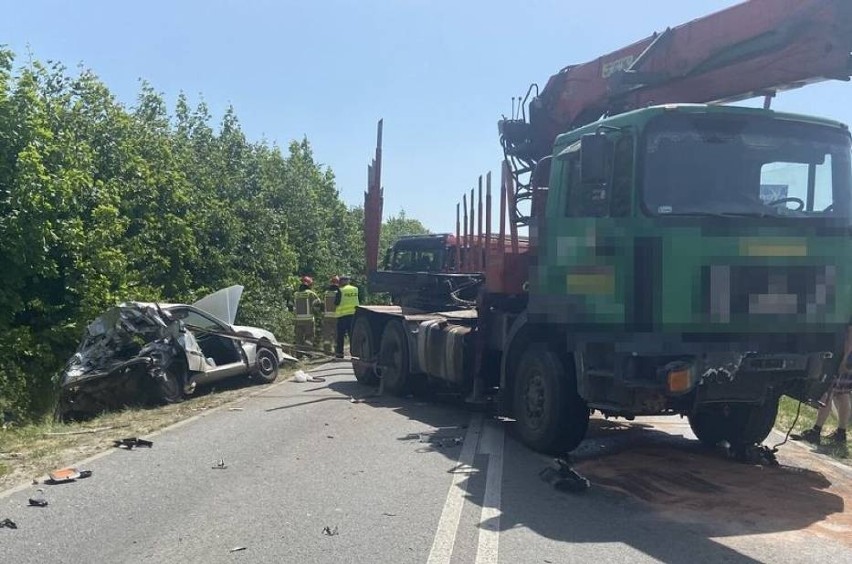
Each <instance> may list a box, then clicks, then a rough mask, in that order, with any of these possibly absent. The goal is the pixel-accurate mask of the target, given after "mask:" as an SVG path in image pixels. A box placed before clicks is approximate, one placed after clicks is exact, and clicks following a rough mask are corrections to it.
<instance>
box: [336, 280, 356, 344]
mask: <svg viewBox="0 0 852 564" xmlns="http://www.w3.org/2000/svg"><path fill="white" fill-rule="evenodd" d="M340 283H341V284H342V286H341V287H340V289H339V290H338V291H337V296H336V297H335V299H334V305H335V313H336V315H337V342H336V343H335V348H334V352H335V354H336V356H337V357H338V358H343V341H344V338H345V337H346V336H347V335H348V336H349V340H350V342H351V340H352V319H353V318H354V317H355V308H357V307H358V306H359V305H360V302H359V300H358V287H357V286H353V285H352V284H350V283H349V278H348V277H341V278H340Z"/></svg>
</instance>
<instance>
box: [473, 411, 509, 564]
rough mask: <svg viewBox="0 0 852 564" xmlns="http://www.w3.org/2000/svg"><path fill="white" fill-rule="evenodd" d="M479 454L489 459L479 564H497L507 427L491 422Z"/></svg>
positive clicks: (478, 548)
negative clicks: (504, 439) (505, 431)
mask: <svg viewBox="0 0 852 564" xmlns="http://www.w3.org/2000/svg"><path fill="white" fill-rule="evenodd" d="M479 452H481V453H482V454H487V455H488V474H487V475H486V478H485V495H484V496H483V500H482V515H481V517H480V518H479V527H480V529H479V546H478V547H477V549H476V564H497V548H498V543H499V541H500V497H501V494H502V488H503V427H502V426H500V424H499V423H497V422H496V421H489V422H488V423H487V424H486V425H485V428H484V430H483V431H482V440H481V441H480V446H479Z"/></svg>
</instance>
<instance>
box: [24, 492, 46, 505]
mask: <svg viewBox="0 0 852 564" xmlns="http://www.w3.org/2000/svg"><path fill="white" fill-rule="evenodd" d="M28 501H29V504H30V506H32V507H47V500H46V499H44V490H43V489H41V488H39V489H37V490H36V494H35V495H34V496H33V497H31V498H30V499H29V500H28Z"/></svg>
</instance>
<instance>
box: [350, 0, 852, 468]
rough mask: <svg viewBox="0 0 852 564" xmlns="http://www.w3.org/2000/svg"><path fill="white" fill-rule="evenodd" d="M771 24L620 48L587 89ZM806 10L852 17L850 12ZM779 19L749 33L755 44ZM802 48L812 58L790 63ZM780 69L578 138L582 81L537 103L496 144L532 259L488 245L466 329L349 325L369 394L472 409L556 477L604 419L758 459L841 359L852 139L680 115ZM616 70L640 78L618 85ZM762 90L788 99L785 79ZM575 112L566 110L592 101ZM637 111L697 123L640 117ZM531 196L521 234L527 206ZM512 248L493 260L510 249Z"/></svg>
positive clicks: (714, 20)
mask: <svg viewBox="0 0 852 564" xmlns="http://www.w3.org/2000/svg"><path fill="white" fill-rule="evenodd" d="M762 3H763V2H762V1H761V0H752V2H746V3H744V4H742V5H739V6H737V7H734V8H731V9H729V10H726V11H724V12H720V13H719V14H717V15H716V17H712V16H711V17H709V18H704V19H702V20H698V21H697V22H692V23H690V24H686V26H693V27H692V28H691V29H689V30H684V27H686V26H681V27H680V28H675V29H674V30H669V32H667V33H670V34H672V33H673V37H670V38H669V39H668V40H667V43H666V45H664V46H657V47H655V45H658V44H659V42H660V41H661V40H660V37H661V36H659V35H655V36H654V37H652V38H649V39H648V41H647V42H646V43H641V42H640V43H639V44H636V45H634V46H631V47H630V48H627V49H628V50H630V49H632V52H634V53H635V54H636V56H635V57H633V58H632V59H629V57H627V55H625V51H624V50H622V51H620V52H617V53H614V54H612V55H610V56H608V57H604V58H602V59H599V60H598V61H596V62H595V63H594V65H593V66H594V67H595V69H597V70H594V72H595V73H598V74H595V75H594V76H598V75H599V74H600V69H601V68H603V69H610V71H609V75H607V76H606V77H604V78H606V79H607V80H608V81H609V82H608V84H610V85H611V84H612V79H613V77H614V76H615V77H618V75H619V73H622V74H623V73H630V72H633V73H639V74H642V72H643V65H645V64H650V63H648V62H647V61H648V60H649V59H651V60H652V62H653V58H654V57H655V56H656V55H655V50H660V49H675V52H677V53H679V54H681V55H683V56H684V57H686V56H688V55H689V54H690V51H689V47H690V46H693V47H695V46H696V45H698V46H701V48H704V47H705V43H702V42H701V41H700V38H701V36H702V33H703V34H708V35H710V33H709V30H712V29H714V27H713V26H714V25H721V24H724V23H725V22H726V21H727V20H728V19H732V20H734V21H739V20H741V19H744V15H743V13H738V12H736V9H744V8H743V7H750V8H752V9H753V8H755V4H758V6H757V7H758V8H759V7H760V4H762ZM814 4H816V5H818V7H823V8H825V10H828V9H829V8H830V9H835V8H836V9H839V10H840V9H842V10H845V11H843V12H842V15H846V14H848V10H846V8H843V3H835V2H830V1H822V2H814ZM732 11H733V13H732ZM782 12H783V11H782ZM760 13H762V12H760ZM784 15H785V14H784V13H781V14H778V13H777V12H775V13H773V14H771V18H775V19H772V20H771V21H770V20H767V21H762V20H761V21H755V19H754V18H752V19H751V20H750V21H749V23H750V25H751V27H750V28H749V29H748V33H749V34H752V35H753V34H758V35H759V34H760V32H761V29H760V25H761V23H763V24H765V25H767V26H775V25H777V23H778V22H777V21H775V20H776V19H777V18H779V17H783V16H784ZM818 15H819V17H823V16H824V17H826V19H827V20H831V19H835V20H836V19H837V18H839V15H838V14H834V13H829V14H823V13H822V12H820V13H819V14H818ZM790 17H791V18H801V17H804V16H802V15H801V14H799V13H798V12H796V13H793V14H791V15H790ZM811 17H812V19H814V18H816V19H815V20H814V21H816V23H819V22H821V21H822V20H821V19H819V18H817V16H813V15H812V16H811ZM767 18H770V16H767ZM808 21H809V22H810V23H811V24H814V21H811V20H808ZM844 24H845V25H849V22H845V20H844ZM814 25H816V24H814ZM850 27H852V26H850ZM724 29H726V30H727V32H728V33H734V31H731V30H730V26H726V27H724ZM808 29H811V30H812V28H808ZM832 29H833V28H832ZM686 31H689V32H691V33H686ZM812 31H813V30H812ZM742 33H746V32H742ZM662 35H664V34H662ZM846 35H848V36H849V38H850V39H849V41H848V42H847V44H844V45H843V46H842V48H843V49H845V53H846V63H845V64H846V65H847V66H846V67H844V68H845V71H844V72H846V76H847V78H848V73H849V66H848V63H849V53H850V49H852V46H850V45H849V42H852V33H847V34H846ZM713 37H714V38H715V37H716V35H713ZM748 37H751V35H748ZM810 37H811V36H810V35H808V36H807V37H806V39H807V40H808V41H810V39H809V38H810ZM679 38H681V39H683V38H685V39H683V41H686V43H685V44H684V45H679V44H678V40H679ZM734 39H736V38H728V40H727V41H729V42H730V43H732V44H736V45H738V48H740V49H741V48H742V41H744V40H740V41H739V42H737V41H735V40H734ZM740 39H741V38H740ZM746 39H747V38H746ZM794 40H796V41H799V40H801V41H805V39H796V38H793V39H790V38H788V39H787V40H786V41H788V42H790V41H794ZM695 48H696V49H697V48H698V47H695ZM649 50H650V52H651V54H650V55H649V54H648V53H649ZM714 53H715V54H714V57H716V58H717V59H718V58H719V55H718V52H717V51H714ZM663 54H665V52H664V53H663ZM770 55H771V54H767V53H766V52H765V51H759V52H757V54H756V55H754V56H753V57H752V58H751V59H743V58H742V57H740V58H738V59H725V58H724V57H722V58H721V61H722V62H718V63H717V64H716V67H713V66H712V65H710V66H707V65H709V63H707V64H705V67H706V68H709V70H705V71H704V72H705V74H701V73H697V74H695V75H690V76H688V77H686V78H684V77H682V76H678V77H675V78H669V79H668V80H663V81H661V82H660V81H658V82H650V84H645V85H644V86H641V85H640V87H635V86H634V87H633V88H632V89H630V90H629V91H627V92H626V93H625V92H622V95H621V96H619V97H615V98H612V100H610V102H611V104H610V105H614V104H615V101H617V102H618V104H619V105H618V108H617V109H618V111H611V112H609V113H610V114H611V115H608V116H604V117H603V118H601V119H586V120H584V119H582V117H581V116H582V112H581V111H579V110H578V111H573V109H571V108H566V106H565V105H564V101H565V100H566V99H568V98H566V97H564V96H563V97H560V96H557V95H555V94H554V90H553V88H557V91H556V93H557V94H558V93H559V92H566V91H569V90H570V89H568V88H567V87H566V84H571V81H570V76H568V77H567V78H566V76H567V75H571V74H572V73H574V75H576V76H577V77H578V79H582V78H583V74H582V73H583V72H585V70H586V69H584V67H583V66H579V67H570V68H569V69H568V70H565V71H562V72H561V73H560V75H557V76H556V77H554V78H552V79H551V83H549V84H548V88H545V90H544V91H542V92H541V93H540V94H539V95H538V96H536V98H535V99H534V100H533V102H532V103H530V118H529V121H527V120H526V119H525V117H526V116H524V117H523V118H520V119H519V118H515V117H514V116H513V119H507V120H504V121H502V122H501V124H500V129H501V139H502V141H503V147H504V150H505V152H506V166H505V169H504V170H505V171H506V179H505V182H504V183H503V186H504V189H502V190H501V196H502V199H503V203H504V206H505V205H506V204H508V206H506V207H505V213H506V214H507V215H508V216H509V221H510V225H511V222H514V223H515V224H516V225H518V224H520V225H523V226H526V227H527V228H528V230H529V241H528V244H525V245H504V244H499V245H497V244H493V245H492V244H490V243H489V241H490V240H489V237H490V235H489V236H486V237H485V238H484V241H485V243H484V248H483V249H481V250H482V251H483V254H484V256H485V257H486V258H485V260H484V264H482V265H479V266H481V268H480V269H479V270H480V271H481V273H482V274H483V276H482V279H481V281H480V284H479V288H478V292H477V293H476V297H475V299H474V300H471V301H470V303H468V304H467V306H466V307H465V306H461V307H454V308H447V309H446V310H429V309H425V310H424V309H413V308H407V307H404V306H403V305H393V306H362V307H359V308H358V310H357V312H356V315H355V319H354V328H353V335H352V356H353V368H354V370H355V373H356V376H357V378H358V379H359V381H361V382H363V383H366V384H371V385H373V384H376V383H377V382H379V380H381V383H382V385H383V387H384V390H385V391H388V392H391V393H395V394H407V393H408V392H410V391H412V390H416V389H418V388H420V387H423V386H429V385H438V386H444V387H450V388H453V389H456V390H459V391H460V392H462V393H464V394H466V395H467V397H468V399H469V400H470V401H481V400H482V399H483V398H486V397H489V396H490V397H493V398H495V399H496V405H497V406H498V409H499V411H500V413H501V414H502V415H505V416H507V417H509V418H512V419H514V420H515V423H514V426H515V428H516V431H517V434H518V436H519V438H520V439H521V440H522V441H523V442H524V443H525V444H527V445H528V446H529V447H531V448H533V449H535V450H537V451H540V452H545V453H551V454H556V455H562V454H565V453H567V452H570V451H571V450H573V449H575V448H576V447H577V446H578V445H579V444H580V443H581V441H582V440H583V438H584V436H585V434H586V430H587V427H588V423H589V417H590V414H591V413H593V412H594V411H597V412H599V413H601V414H603V415H605V416H607V417H625V418H628V419H633V418H634V417H636V416H643V415H661V414H671V415H681V416H686V417H688V418H689V422H690V425H691V427H692V429H693V430H694V432H695V434H696V436H697V437H698V438H699V439H700V440H701V441H702V442H704V443H707V444H708V445H714V444H717V443H719V442H721V441H727V442H729V443H730V444H731V445H732V446H735V447H748V446H751V445H755V444H759V443H761V442H762V441H763V440H764V439H765V438H766V437H767V436H768V434H769V432H770V430H771V429H772V426H773V423H774V421H775V419H776V415H777V410H778V402H779V398H780V397H781V396H782V395H787V396H790V397H793V398H796V399H798V400H801V401H803V402H811V403H813V402H816V401H817V400H819V398H820V397H821V396H822V394H823V393H824V392H825V390H826V389H827V388H828V386H829V385H830V382H831V380H832V378H834V376H835V375H836V374H837V371H838V369H839V367H840V364H841V360H842V359H843V358H844V355H845V354H847V353H848V352H849V349H850V343H849V342H848V334H849V325H850V315H852V266H850V264H849V258H850V257H852V239H850V234H852V166H850V149H852V146H850V133H849V130H848V128H847V127H846V126H845V125H843V124H841V123H837V122H834V121H830V120H826V119H819V118H815V117H809V116H800V115H792V114H786V113H779V112H776V111H773V110H771V109H768V108H763V109H761V108H746V107H737V106H730V105H722V104H705V103H694V100H692V99H690V96H688V95H686V94H684V93H685V92H692V91H693V90H698V88H697V86H695V84H699V85H702V88H701V90H702V92H701V95H700V96H699V95H698V94H696V96H695V98H696V99H698V101H699V102H700V101H701V96H704V97H711V96H713V90H712V88H709V87H708V86H707V84H708V82H707V80H706V79H707V75H706V73H710V74H712V73H713V72H717V73H719V72H721V71H725V72H727V73H731V72H732V71H734V70H737V69H739V70H740V71H742V68H743V65H744V64H746V63H749V64H750V63H751V62H753V61H754V60H755V57H756V58H757V60H758V62H759V61H760V60H761V59H760V58H761V57H769V56H770ZM642 57H645V59H644V62H643V60H642ZM626 58H627V59H629V60H632V61H633V62H632V63H631V64H628V63H619V65H618V69H620V70H617V71H613V70H612V69H613V66H612V65H613V64H614V63H613V61H624V60H625V59H626ZM663 59H665V60H667V61H670V58H665V57H663ZM714 60H715V59H714ZM637 61H638V63H637ZM731 61H733V62H731ZM607 65H610V66H607ZM793 66H795V65H793ZM657 70H659V69H657ZM590 72H591V71H590ZM801 72H802V73H803V74H804V73H806V72H810V71H805V70H802V71H801ZM603 74H606V72H604V73H603ZM724 76H725V75H724V74H719V75H718V76H717V78H719V79H721V78H723V77H724ZM792 78H793V77H786V76H785V77H784V78H783V81H784V82H785V84H786V83H790V81H791V80H792ZM806 78H808V76H804V77H803V79H806ZM764 79H765V82H766V83H767V85H772V86H775V87H776V90H780V89H781V84H780V82H781V81H782V79H781V78H778V77H776V76H774V75H773V76H772V77H764ZM625 80H627V79H626V78H624V77H622V79H621V83H623V82H624V81H625ZM630 80H632V81H633V83H635V82H636V81H637V80H639V79H638V78H636V77H635V76H633V77H632V78H631V79H630ZM644 80H648V81H650V80H651V79H647V78H646V79H644ZM702 80H704V82H702ZM749 80H751V77H750V78H749ZM691 81H693V82H691ZM695 81H697V82H695ZM580 83H582V84H588V81H585V82H584V81H582V80H580ZM554 85H555V86H554ZM725 88H728V82H726V83H725ZM548 89H550V90H548ZM570 91H571V92H573V94H574V98H570V99H571V100H573V99H576V98H577V97H582V96H581V94H582V92H580V93H578V92H577V91H576V90H570ZM669 91H671V92H672V93H671V94H670V95H663V94H664V93H666V92H669ZM609 92H615V91H614V90H612V89H610V90H609ZM661 92H662V93H663V94H661ZM749 92H750V93H752V94H753V91H751V90H749ZM609 95H612V96H615V95H614V94H609ZM640 95H641V96H651V97H658V99H661V100H662V101H664V102H668V98H674V99H676V100H685V102H684V103H681V102H673V103H664V104H656V105H650V106H649V105H647V104H641V103H640V104H635V105H636V106H638V107H637V108H636V109H630V108H629V105H631V104H629V102H631V100H633V101H634V102H635V98H636V97H637V96H640ZM667 96H668V98H667ZM613 100H614V101H613ZM768 100H769V97H767V104H766V106H769V104H768ZM711 101H715V99H713V98H711ZM560 104H561V105H560ZM625 106H628V107H625ZM583 107H585V106H583ZM581 109H582V108H581ZM568 110H572V111H570V112H569V111H568ZM554 116H563V117H562V118H560V119H562V122H563V126H564V123H568V126H567V127H564V132H563V133H560V134H553V133H552V131H553V128H552V127H551V126H552V125H553V124H554V123H557V122H558V121H559V120H557V119H555V117H554ZM564 116H571V120H569V121H568V122H566V121H565V119H563V118H564ZM542 132H544V134H542ZM536 147H538V149H536ZM541 147H545V149H542V148H541ZM519 163H520V164H519ZM523 174H527V175H528V180H527V181H526V182H525V183H524V182H523V181H522V180H521V179H522V178H523ZM524 191H526V192H524ZM525 196H526V197H527V198H528V200H529V201H530V202H531V206H530V209H531V211H530V213H529V214H528V215H525V214H523V213H522V212H521V211H520V206H519V202H520V201H521V200H522V199H523V197H525ZM367 211H368V213H369V210H367ZM500 219H501V224H502V223H503V219H504V215H503V212H501V216H500ZM503 231H504V229H503V228H502V227H501V229H500V232H499V234H498V235H496V236H495V237H494V238H495V240H499V241H504V240H505V237H507V235H506V234H505V233H504V232H503ZM470 232H472V230H470ZM489 233H490V228H489ZM468 234H469V230H468V229H467V228H466V229H465V234H464V235H461V234H459V236H458V239H459V241H460V242H461V244H462V245H467V244H469V242H470V241H473V240H476V241H482V240H483V238H482V237H481V234H479V235H477V236H476V237H475V238H470V237H468ZM513 236H514V235H509V237H510V238H512V237H513ZM474 254H475V253H474ZM461 266H462V270H464V266H465V265H461ZM435 276H441V274H440V273H435Z"/></svg>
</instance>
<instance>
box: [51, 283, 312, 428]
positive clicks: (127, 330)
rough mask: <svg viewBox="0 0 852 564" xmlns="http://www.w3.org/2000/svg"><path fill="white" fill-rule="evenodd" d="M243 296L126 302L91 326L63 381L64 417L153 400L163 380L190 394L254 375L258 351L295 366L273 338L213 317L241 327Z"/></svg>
mask: <svg viewBox="0 0 852 564" xmlns="http://www.w3.org/2000/svg"><path fill="white" fill-rule="evenodd" d="M241 294H242V286H232V287H230V288H225V289H223V290H220V291H218V292H214V293H213V294H210V295H209V296H207V297H205V298H202V299H201V300H199V301H198V302H196V303H195V304H194V305H185V304H157V303H148V302H126V303H122V304H120V305H118V306H116V307H113V308H110V309H109V310H107V311H106V312H104V313H103V314H102V315H100V316H99V317H98V318H97V319H95V320H94V321H92V322H91V323H90V324H89V325H88V326H87V328H86V333H85V335H84V337H83V340H82V342H81V343H80V346H79V347H78V349H77V352H76V353H75V354H74V356H73V357H72V358H71V359H70V360H69V362H68V364H67V365H66V367H65V369H64V371H63V372H62V374H61V375H60V377H59V386H60V390H61V393H60V404H59V410H58V415H59V416H60V417H64V416H66V415H67V414H69V413H72V412H73V413H74V414H93V413H98V412H100V411H103V410H106V409H110V408H112V407H115V406H118V405H126V404H127V403H129V402H136V401H139V400H144V399H152V397H154V398H155V397H156V396H157V394H158V392H157V390H158V388H157V384H158V380H160V381H161V382H159V383H160V384H162V382H166V381H167V380H168V378H175V377H177V378H178V379H179V380H180V382H178V383H179V384H180V385H181V387H182V390H183V392H184V393H191V392H192V391H193V390H194V388H195V386H196V385H197V384H208V383H211V382H215V381H218V380H221V379H224V378H229V377H232V376H237V375H241V374H242V375H251V374H253V373H255V371H256V370H257V365H258V363H257V352H258V347H259V346H262V347H265V348H267V349H270V350H272V351H274V353H275V356H276V358H277V360H278V364H279V365H280V364H283V363H285V362H288V361H291V362H294V361H296V359H295V358H294V357H292V356H290V355H288V354H286V353H284V351H283V350H282V348H281V345H280V343H279V342H278V340H277V339H276V338H275V336H274V335H273V334H272V333H271V332H269V331H266V330H264V329H260V328H257V327H243V326H234V325H232V324H230V323H228V322H226V321H223V320H222V319H221V318H219V317H218V316H217V315H215V313H220V314H222V315H224V316H226V317H227V318H228V319H235V318H236V312H237V306H238V305H239V299H240V296H241ZM214 312H215V313H214ZM169 374H171V376H169Z"/></svg>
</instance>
